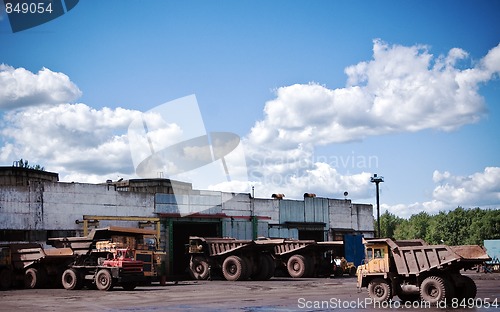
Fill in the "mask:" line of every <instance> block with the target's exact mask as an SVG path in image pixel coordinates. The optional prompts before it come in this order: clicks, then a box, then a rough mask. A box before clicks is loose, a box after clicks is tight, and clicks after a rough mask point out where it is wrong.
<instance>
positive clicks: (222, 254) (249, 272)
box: [187, 236, 342, 281]
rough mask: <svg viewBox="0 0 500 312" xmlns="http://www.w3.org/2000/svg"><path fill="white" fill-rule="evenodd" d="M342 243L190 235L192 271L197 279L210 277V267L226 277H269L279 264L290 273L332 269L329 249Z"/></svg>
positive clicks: (299, 274)
mask: <svg viewBox="0 0 500 312" xmlns="http://www.w3.org/2000/svg"><path fill="white" fill-rule="evenodd" d="M339 246H342V242H341V241H340V242H316V241H313V240H285V239H282V238H278V239H269V238H263V239H257V240H237V239H234V238H203V237H195V236H193V237H190V239H189V245H188V250H187V252H188V254H189V255H190V262H189V272H190V274H191V276H192V277H193V278H194V279H207V278H209V275H210V273H211V270H220V271H221V272H222V275H223V276H224V278H225V279H227V280H230V281H235V280H246V279H249V278H250V279H254V280H268V279H270V278H271V277H273V276H274V273H275V270H276V268H277V266H282V267H284V268H285V269H286V271H287V272H288V274H289V275H290V276H291V277H295V278H299V277H310V276H315V275H318V274H324V275H329V274H330V273H331V266H330V258H329V257H328V256H327V255H326V253H327V252H329V251H331V250H333V249H336V248H338V247H339Z"/></svg>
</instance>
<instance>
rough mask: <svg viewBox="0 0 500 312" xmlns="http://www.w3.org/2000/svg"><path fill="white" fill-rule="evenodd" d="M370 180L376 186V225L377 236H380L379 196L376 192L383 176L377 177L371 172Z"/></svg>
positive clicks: (382, 180)
mask: <svg viewBox="0 0 500 312" xmlns="http://www.w3.org/2000/svg"><path fill="white" fill-rule="evenodd" d="M370 182H372V183H375V185H376V187H377V227H378V232H377V236H378V237H380V198H379V195H378V193H379V188H378V184H379V183H380V182H384V177H379V176H377V174H376V173H375V174H373V177H371V178H370Z"/></svg>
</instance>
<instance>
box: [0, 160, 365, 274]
mask: <svg viewBox="0 0 500 312" xmlns="http://www.w3.org/2000/svg"><path fill="white" fill-rule="evenodd" d="M172 185H175V190H176V194H174V193H173V189H174V188H173V187H172ZM270 195H271V194H270ZM373 220H374V219H373V207H372V205H371V204H356V203H352V202H351V200H349V199H329V198H318V197H304V199H303V200H288V199H286V200H285V199H279V197H276V198H271V196H270V197H269V198H268V199H264V198H253V197H252V196H251V194H248V193H229V192H218V191H205V190H195V189H193V188H192V186H191V184H190V183H183V182H179V181H172V180H169V179H133V180H127V181H120V182H113V181H107V183H103V184H88V183H67V182H58V178H57V174H56V173H50V172H41V171H38V170H32V169H25V168H16V167H4V168H0V242H2V241H3V242H5V241H40V242H45V241H46V240H47V238H50V237H61V236H82V235H84V234H86V232H87V230H88V229H89V228H92V227H105V226H109V225H119V226H131V227H151V228H155V229H156V230H157V232H158V235H159V238H160V241H161V244H162V248H164V249H165V250H166V251H167V254H168V263H167V269H168V272H169V273H170V274H176V273H178V272H182V271H183V270H185V267H186V263H185V259H184V258H185V257H184V252H185V244H186V243H187V242H188V238H189V236H206V237H234V238H237V239H255V238H257V237H281V238H295V239H314V240H317V241H325V240H341V239H342V238H343V235H344V234H362V235H364V236H365V237H373V233H374V232H373Z"/></svg>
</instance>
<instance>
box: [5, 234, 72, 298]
mask: <svg viewBox="0 0 500 312" xmlns="http://www.w3.org/2000/svg"><path fill="white" fill-rule="evenodd" d="M73 259H74V255H73V251H72V250H71V249H69V248H51V249H45V248H43V247H42V245H40V244H38V243H11V244H3V245H0V288H1V289H4V290H5V289H9V288H12V287H19V286H24V287H25V288H42V287H47V286H59V285H60V283H58V281H60V276H61V274H62V271H63V270H64V268H66V267H67V265H68V264H69V263H71V262H72V261H73Z"/></svg>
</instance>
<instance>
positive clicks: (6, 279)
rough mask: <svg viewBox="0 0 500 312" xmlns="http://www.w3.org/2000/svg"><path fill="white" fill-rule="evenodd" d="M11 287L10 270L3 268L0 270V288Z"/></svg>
mask: <svg viewBox="0 0 500 312" xmlns="http://www.w3.org/2000/svg"><path fill="white" fill-rule="evenodd" d="M11 287H12V271H11V270H9V269H3V270H1V271H0V290H7V289H10V288H11Z"/></svg>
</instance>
